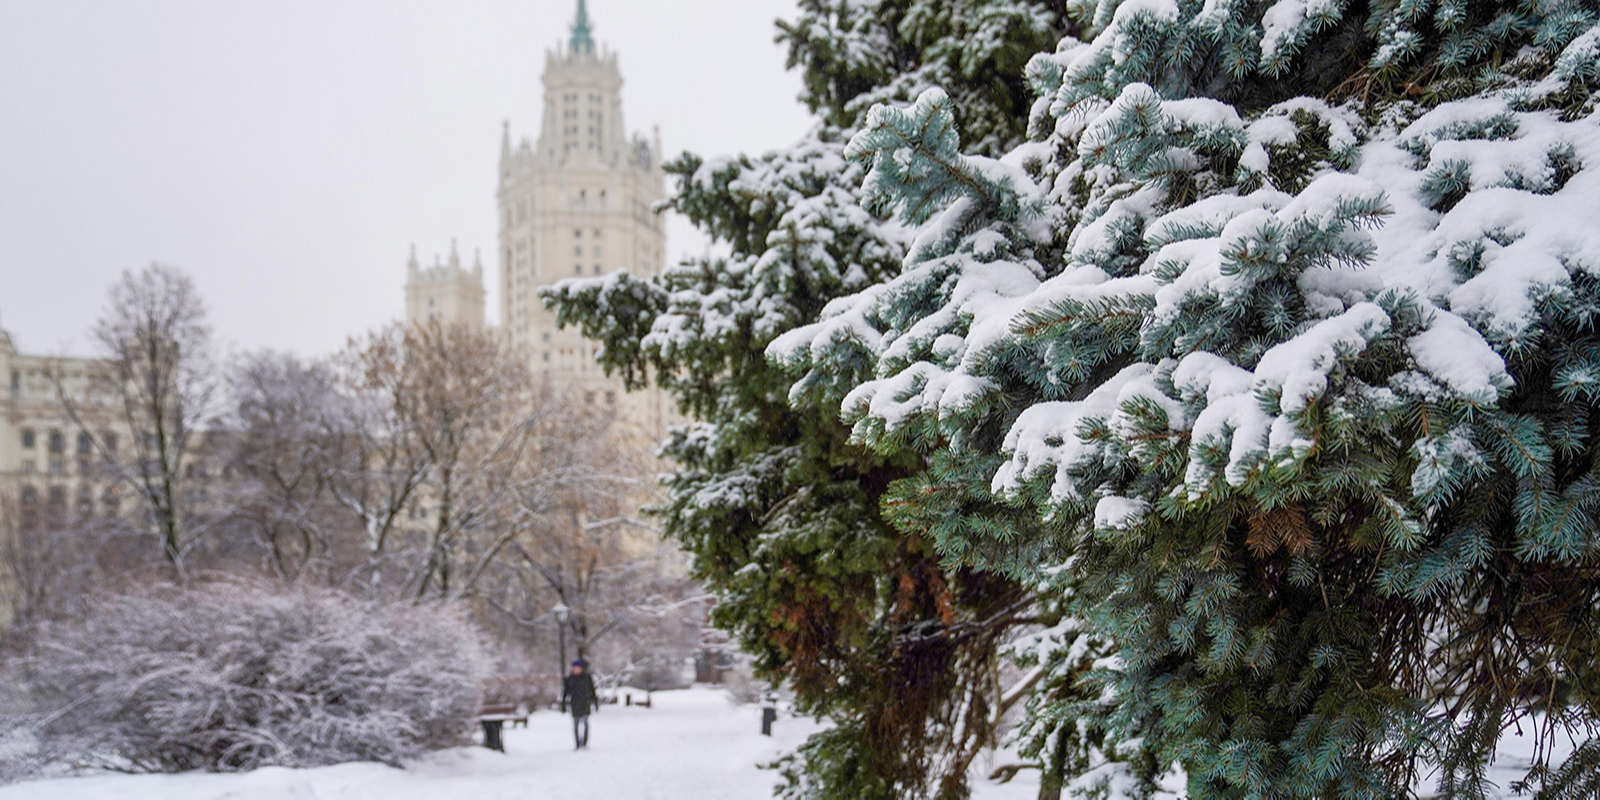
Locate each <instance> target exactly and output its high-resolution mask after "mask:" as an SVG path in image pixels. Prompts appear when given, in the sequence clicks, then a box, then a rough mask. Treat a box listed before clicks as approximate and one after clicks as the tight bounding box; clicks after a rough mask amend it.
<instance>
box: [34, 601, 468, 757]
mask: <svg viewBox="0 0 1600 800" xmlns="http://www.w3.org/2000/svg"><path fill="white" fill-rule="evenodd" d="M486 664H487V660H486V659H485V657H484V655H483V652H482V647H481V644H480V642H479V641H478V638H477V634H476V632H475V629H473V628H472V627H471V626H470V625H469V624H468V623H467V622H466V620H465V619H464V617H463V615H461V614H459V613H457V612H456V611H455V610H453V609H449V608H439V607H431V606H411V605H382V604H376V603H371V602H365V601H361V600H357V599H354V598H352V597H349V596H348V595H344V594H340V593H338V592H334V591H331V590H313V589H296V590H292V591H287V592H282V591H279V592H274V591H272V590H270V589H267V588H265V587H261V586H256V585H250V584H238V583H226V584H214V585H209V586H205V587H202V588H195V589H189V590H180V589H176V588H173V587H170V586H166V587H156V588H149V589H144V590H141V591H138V592H135V593H132V594H127V595H120V596H111V597H104V598H100V599H98V600H96V601H94V602H92V603H91V604H90V608H89V613H88V614H87V615H86V616H85V617H83V618H82V619H81V620H78V621H74V622H70V623H58V624H53V625H48V626H45V627H43V628H42V629H41V631H40V633H39V637H38V640H37V645H36V647H35V648H34V650H33V652H32V653H31V654H29V655H28V657H26V658H25V659H24V660H23V662H22V671H21V675H22V682H23V683H24V685H25V687H26V689H27V691H28V693H29V695H30V697H31V702H32V705H33V710H34V712H35V714H36V716H35V719H36V720H38V722H37V723H36V724H35V725H34V735H35V736H36V737H37V740H38V743H39V747H40V749H41V751H42V752H43V753H44V754H46V756H47V757H48V758H50V759H52V760H56V761H65V762H71V763H75V764H81V765H89V766H93V765H105V766H112V767H115V768H118V769H128V770H137V771H158V772H168V771H181V770H191V769H206V770H214V771H233V770H248V769H253V768H256V767H260V766H266V765H282V766H317V765H324V764H333V763H339V762H345V761H381V762H384V763H388V764H397V763H398V762H400V761H401V760H402V759H406V758H410V757H413V756H416V755H418V754H420V753H422V752H423V751H426V750H430V749H436V748H441V747H448V746H452V745H457V744H461V743H464V742H465V741H466V740H467V733H468V730H469V726H470V723H471V720H472V718H473V716H474V715H475V714H476V713H477V710H478V703H479V686H480V683H481V682H482V680H483V678H484V677H485V673H486Z"/></svg>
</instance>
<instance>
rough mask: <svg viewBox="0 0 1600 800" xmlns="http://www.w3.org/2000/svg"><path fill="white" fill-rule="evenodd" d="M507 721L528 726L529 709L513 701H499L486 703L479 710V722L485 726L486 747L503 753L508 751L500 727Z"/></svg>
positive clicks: (514, 725)
mask: <svg viewBox="0 0 1600 800" xmlns="http://www.w3.org/2000/svg"><path fill="white" fill-rule="evenodd" d="M507 722H509V723H511V725H512V727H516V726H517V725H521V726H522V727H524V728H526V727H528V712H527V709H519V708H517V707H516V706H515V705H513V704H511V703H498V704H486V705H484V707H483V708H482V709H481V710H479V711H478V724H480V725H482V726H483V746H484V747H487V748H489V749H490V750H497V751H499V752H502V753H504V752H505V751H506V745H505V742H504V741H503V740H502V739H501V738H500V729H501V727H502V726H504V725H505V724H506V723H507Z"/></svg>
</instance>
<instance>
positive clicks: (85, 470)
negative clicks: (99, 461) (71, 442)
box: [78, 458, 94, 478]
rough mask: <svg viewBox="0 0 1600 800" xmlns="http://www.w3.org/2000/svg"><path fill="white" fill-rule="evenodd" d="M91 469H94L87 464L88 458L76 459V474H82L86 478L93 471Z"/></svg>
mask: <svg viewBox="0 0 1600 800" xmlns="http://www.w3.org/2000/svg"><path fill="white" fill-rule="evenodd" d="M93 470H94V467H92V466H90V465H89V459H87V458H80V459H78V474H79V475H82V476H83V477H85V478H87V477H89V475H90V474H91V472H93Z"/></svg>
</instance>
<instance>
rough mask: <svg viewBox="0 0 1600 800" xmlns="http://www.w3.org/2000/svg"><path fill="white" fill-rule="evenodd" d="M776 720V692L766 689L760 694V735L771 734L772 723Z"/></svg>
mask: <svg viewBox="0 0 1600 800" xmlns="http://www.w3.org/2000/svg"><path fill="white" fill-rule="evenodd" d="M777 721H778V694H777V692H773V691H770V690H769V691H768V692H767V693H766V694H763V695H761V735H762V736H771V735H772V723H774V722H777Z"/></svg>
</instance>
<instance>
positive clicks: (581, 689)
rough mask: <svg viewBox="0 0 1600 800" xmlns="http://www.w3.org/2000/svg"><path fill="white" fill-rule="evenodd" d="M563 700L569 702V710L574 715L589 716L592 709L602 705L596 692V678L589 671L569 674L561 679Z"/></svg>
mask: <svg viewBox="0 0 1600 800" xmlns="http://www.w3.org/2000/svg"><path fill="white" fill-rule="evenodd" d="M561 702H563V703H566V704H567V710H568V711H570V712H572V716H574V717H587V716H589V712H590V711H592V710H594V709H595V708H596V707H598V706H599V705H600V702H599V698H597V697H596V696H595V693H594V679H593V678H590V677H589V673H587V672H585V673H583V674H582V675H568V676H567V677H565V678H562V679H561Z"/></svg>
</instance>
